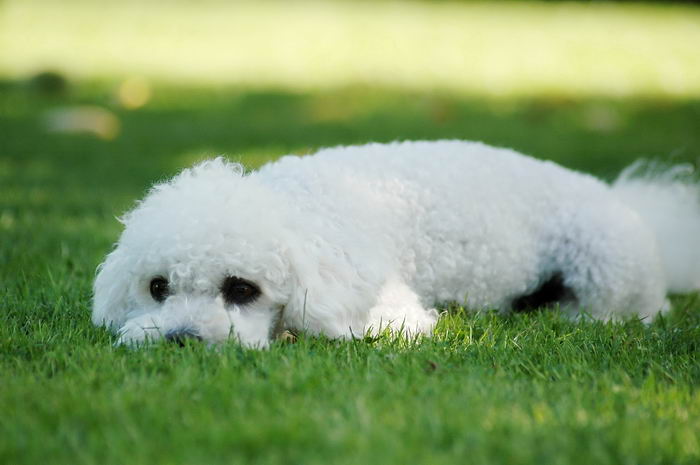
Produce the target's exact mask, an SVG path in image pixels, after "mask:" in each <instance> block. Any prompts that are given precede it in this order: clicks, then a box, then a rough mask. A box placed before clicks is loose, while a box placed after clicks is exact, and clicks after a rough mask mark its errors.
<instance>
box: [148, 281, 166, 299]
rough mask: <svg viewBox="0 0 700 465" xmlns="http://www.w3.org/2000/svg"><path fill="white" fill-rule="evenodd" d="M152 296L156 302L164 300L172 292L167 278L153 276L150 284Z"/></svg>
mask: <svg viewBox="0 0 700 465" xmlns="http://www.w3.org/2000/svg"><path fill="white" fill-rule="evenodd" d="M150 291H151V297H153V300H155V301H156V302H162V301H164V300H165V299H166V298H167V297H168V294H170V289H169V288H168V280H167V279H165V278H161V277H158V278H153V279H152V280H151V285H150Z"/></svg>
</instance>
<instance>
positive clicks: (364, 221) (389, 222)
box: [93, 141, 700, 347]
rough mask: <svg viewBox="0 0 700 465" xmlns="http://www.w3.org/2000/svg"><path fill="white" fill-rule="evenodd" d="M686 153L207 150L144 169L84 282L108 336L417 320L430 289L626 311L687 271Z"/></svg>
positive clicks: (336, 332) (691, 237)
mask: <svg viewBox="0 0 700 465" xmlns="http://www.w3.org/2000/svg"><path fill="white" fill-rule="evenodd" d="M681 171H683V168H678V167H676V168H674V169H671V170H670V171H666V172H665V173H662V174H659V175H656V176H650V175H646V176H633V175H631V174H630V173H629V172H627V173H623V175H622V176H621V177H620V179H618V181H616V182H615V183H614V184H612V186H610V185H607V184H605V183H603V182H601V181H599V180H597V179H595V178H593V177H591V176H588V175H584V174H579V173H575V172H572V171H569V170H566V169H564V168H562V167H560V166H558V165H555V164H553V163H551V162H544V161H538V160H535V159H533V158H529V157H527V156H524V155H520V154H518V153H516V152H513V151H511V150H507V149H500V148H493V147H489V146H487V145H484V144H481V143H475V142H460V141H439V142H404V143H393V144H386V145H385V144H370V145H364V146H357V147H338V148H331V149H325V150H322V151H320V152H318V153H317V154H316V155H313V156H307V157H301V158H300V157H295V156H286V157H284V158H282V159H280V160H279V161H277V162H274V163H271V164H268V165H266V166H264V167H262V168H261V169H260V170H258V171H254V172H251V173H244V170H243V168H242V167H241V166H240V165H238V164H234V163H230V162H227V161H225V160H223V159H221V158H218V159H215V160H211V161H207V162H204V163H201V164H199V165H197V166H195V167H194V168H191V169H186V170H184V171H183V172H182V173H180V174H179V175H178V176H176V177H175V178H174V179H172V180H170V181H169V182H166V183H163V184H159V185H156V186H155V187H153V189H152V190H151V191H150V193H149V194H148V196H147V197H146V198H145V199H144V200H143V201H142V202H140V203H139V204H138V205H137V206H136V208H135V209H134V210H132V211H131V212H129V213H127V214H126V215H125V217H124V218H123V223H124V225H125V230H124V232H123V234H122V236H121V238H120V240H119V242H118V244H117V246H116V248H115V250H114V251H113V252H112V253H110V254H109V256H108V257H107V259H106V261H105V262H104V263H103V264H102V265H101V266H100V268H99V272H98V275H97V279H96V281H95V299H94V311H93V321H94V322H95V324H98V325H102V324H104V325H107V326H109V327H111V328H113V329H115V330H117V331H118V332H119V334H120V342H122V343H132V344H133V343H139V342H141V341H145V340H154V339H159V338H165V339H169V340H173V341H177V342H180V343H182V341H183V340H184V338H188V337H192V338H196V339H203V340H205V341H208V342H218V341H225V340H228V339H229V338H233V339H236V340H238V341H239V342H240V343H241V344H243V345H246V346H250V347H265V346H267V345H268V344H269V342H270V341H271V340H272V339H273V338H274V337H275V336H276V335H277V334H279V332H281V331H283V330H284V329H286V328H288V329H302V330H306V331H309V332H310V333H313V334H324V335H326V336H329V337H331V338H348V337H353V336H357V335H364V334H365V332H367V331H375V332H376V331H379V330H381V329H385V328H389V329H390V330H391V331H397V332H398V331H401V332H402V333H403V334H414V335H415V334H429V333H430V332H431V330H432V328H433V327H434V325H435V323H436V321H437V318H438V313H437V312H436V311H435V310H434V308H433V305H435V304H436V303H440V302H446V301H456V302H458V303H461V304H464V305H465V306H466V307H468V308H472V309H480V308H487V309H499V310H501V311H503V312H506V311H527V310H530V309H534V308H539V307H545V306H552V305H555V306H559V307H560V308H561V310H562V311H564V312H566V313H567V314H568V315H572V316H575V315H577V314H583V313H585V314H588V315H591V316H593V317H596V318H610V317H615V316H624V315H639V316H640V317H642V318H648V319H650V318H651V317H652V316H653V315H655V314H656V313H657V312H659V311H663V310H666V309H667V308H668V306H669V305H668V301H667V299H666V294H667V292H681V291H692V290H696V289H699V288H700V189H699V188H698V185H697V184H694V183H693V182H692V180H689V179H688V177H687V176H686V177H685V178H683V176H680V175H682V174H683V173H681Z"/></svg>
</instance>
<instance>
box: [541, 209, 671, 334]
mask: <svg viewBox="0 0 700 465" xmlns="http://www.w3.org/2000/svg"><path fill="white" fill-rule="evenodd" d="M555 242H557V241H555ZM555 247H556V248H557V250H556V251H555V253H553V254H552V256H553V257H554V258H553V260H552V264H551V266H552V267H553V268H554V269H556V270H560V271H561V284H562V286H563V288H565V289H567V290H570V291H571V293H572V295H573V296H575V298H576V300H575V305H564V306H562V308H563V310H564V311H565V313H567V314H568V315H570V316H578V315H579V314H587V315H590V316H592V317H594V318H597V319H610V318H619V317H624V316H625V315H637V316H639V317H640V318H643V319H645V321H650V320H651V319H652V318H653V316H655V315H656V314H657V313H658V312H660V311H664V310H666V309H667V308H668V301H667V300H666V282H665V276H664V272H663V266H662V263H661V259H660V255H659V251H658V246H657V244H656V240H655V238H654V236H653V234H652V232H651V231H650V230H649V228H648V227H647V226H646V225H645V224H643V223H642V221H641V219H640V218H639V217H638V215H636V214H635V213H634V212H632V211H631V210H629V209H628V208H627V207H625V206H622V205H620V204H614V203H611V204H607V205H603V206H600V205H597V206H596V208H589V209H586V208H585V206H584V207H583V208H580V209H579V210H578V212H577V215H576V217H575V218H572V221H571V222H570V223H569V228H568V229H567V234H566V235H565V237H561V238H560V240H559V241H558V244H557V245H555Z"/></svg>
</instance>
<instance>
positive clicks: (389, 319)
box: [365, 278, 438, 337]
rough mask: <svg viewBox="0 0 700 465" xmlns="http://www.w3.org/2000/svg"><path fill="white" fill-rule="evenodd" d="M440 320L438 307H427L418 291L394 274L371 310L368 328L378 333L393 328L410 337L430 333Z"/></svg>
mask: <svg viewBox="0 0 700 465" xmlns="http://www.w3.org/2000/svg"><path fill="white" fill-rule="evenodd" d="M437 320H438V312H437V310H435V309H434V308H431V309H426V308H425V307H423V305H422V304H421V302H420V298H419V297H418V295H417V294H416V293H415V292H414V291H413V290H412V289H411V288H410V287H409V286H408V285H407V284H406V283H404V282H403V281H401V280H400V279H398V278H391V279H388V280H387V281H386V282H385V283H384V285H383V286H382V288H381V290H380V292H379V296H378V297H377V301H376V302H375V305H374V306H373V307H372V308H371V309H370V311H369V315H368V321H367V324H366V326H365V331H369V332H370V333H371V334H378V333H380V332H381V331H383V330H385V329H389V330H390V331H391V332H392V333H394V334H401V335H404V336H408V337H411V336H415V335H418V334H425V335H429V334H430V333H431V332H432V330H433V328H434V327H435V323H437Z"/></svg>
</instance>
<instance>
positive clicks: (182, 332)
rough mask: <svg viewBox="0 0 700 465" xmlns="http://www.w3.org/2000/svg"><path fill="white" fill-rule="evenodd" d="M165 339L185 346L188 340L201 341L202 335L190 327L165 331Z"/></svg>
mask: <svg viewBox="0 0 700 465" xmlns="http://www.w3.org/2000/svg"><path fill="white" fill-rule="evenodd" d="M165 340H166V341H168V342H173V343H175V344H177V345H178V346H180V347H185V344H186V343H187V341H188V340H196V341H201V340H202V337H201V336H200V335H199V334H197V333H195V332H193V331H191V330H189V329H174V330H172V331H168V332H167V333H165Z"/></svg>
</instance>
